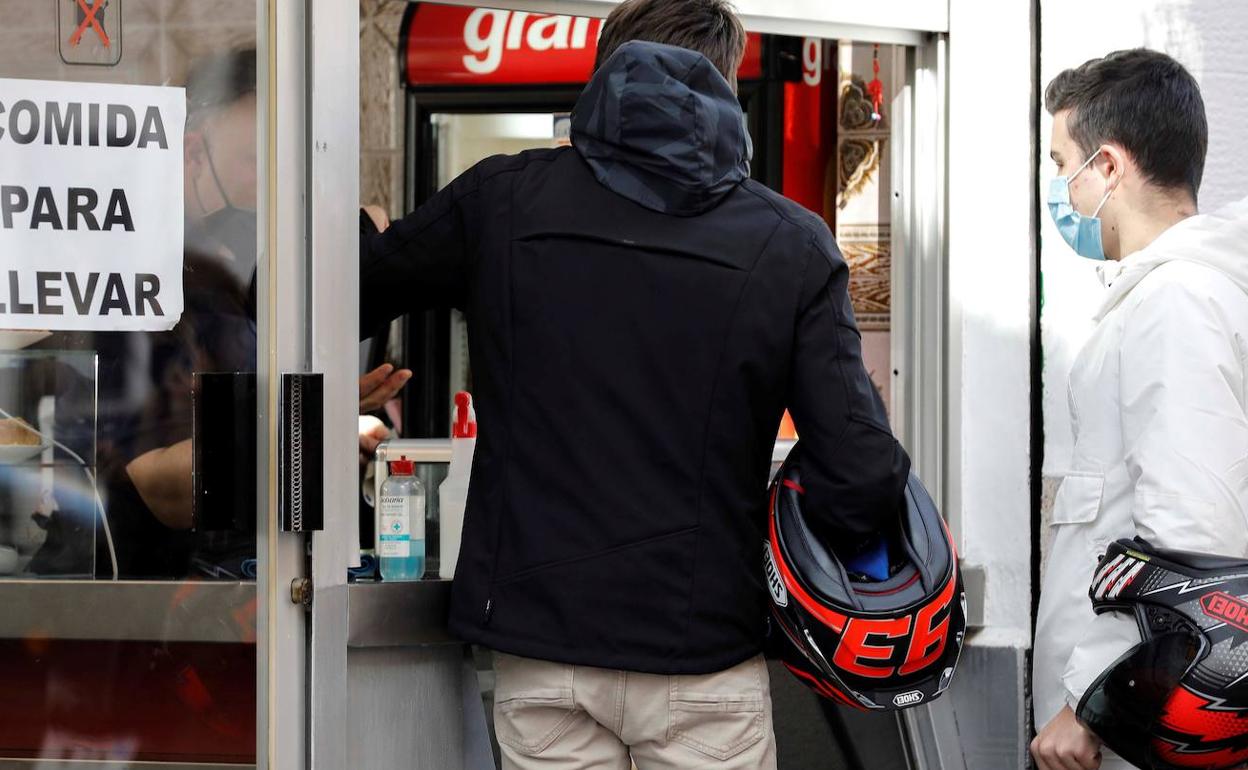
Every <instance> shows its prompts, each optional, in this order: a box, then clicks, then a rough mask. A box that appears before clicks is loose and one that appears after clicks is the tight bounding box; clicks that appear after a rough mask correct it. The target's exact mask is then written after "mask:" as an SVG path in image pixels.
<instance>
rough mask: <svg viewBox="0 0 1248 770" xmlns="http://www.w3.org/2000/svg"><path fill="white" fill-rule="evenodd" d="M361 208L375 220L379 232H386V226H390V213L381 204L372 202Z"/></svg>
mask: <svg viewBox="0 0 1248 770" xmlns="http://www.w3.org/2000/svg"><path fill="white" fill-rule="evenodd" d="M360 208H362V209H364V213H365V214H368V218H369V219H371V220H373V226H374V227H376V228H377V232H379V233H384V232H385V231H386V228H388V227H390V215H389V214H387V213H386V210H385V209H383V208H382V207H381V206H378V205H377V204H375V203H370V204H368V205H367V206H361V207H360Z"/></svg>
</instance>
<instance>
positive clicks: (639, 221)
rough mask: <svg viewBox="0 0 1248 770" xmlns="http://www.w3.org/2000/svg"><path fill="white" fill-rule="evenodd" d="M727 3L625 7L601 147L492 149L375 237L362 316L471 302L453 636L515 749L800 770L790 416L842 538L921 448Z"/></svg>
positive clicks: (590, 759) (539, 762)
mask: <svg viewBox="0 0 1248 770" xmlns="http://www.w3.org/2000/svg"><path fill="white" fill-rule="evenodd" d="M744 48H745V33H744V31H743V29H742V26H741V23H740V21H739V20H738V19H737V17H736V15H735V14H734V12H733V11H732V9H731V7H730V6H729V5H728V4H727V2H725V0H692V1H691V0H626V2H623V3H621V4H620V5H619V6H618V7H617V8H616V9H615V10H614V11H613V12H612V13H611V15H610V17H609V18H608V19H607V21H606V23H605V25H604V28H603V33H602V36H601V39H600V42H599V45H598V60H597V67H596V72H595V74H594V76H593V78H592V80H591V81H590V83H589V84H588V86H587V87H586V88H585V90H584V92H583V93H582V94H581V96H580V98H579V100H578V102H577V104H576V108H575V111H574V113H573V117H572V146H571V147H563V148H558V149H546V150H536V151H529V152H525V153H521V154H519V155H512V156H495V157H492V158H489V159H487V160H484V161H482V162H481V163H479V164H477V165H476V166H475V167H473V168H472V169H470V170H469V171H467V172H466V173H464V174H463V175H462V176H460V177H459V178H458V179H456V180H455V181H453V182H452V183H451V184H450V185H449V186H448V187H446V188H445V189H443V190H442V191H441V192H439V193H437V194H436V195H434V196H433V197H432V198H431V199H430V200H429V201H428V202H427V203H425V204H424V205H423V206H421V207H420V208H418V209H417V210H416V211H414V212H412V213H411V214H409V215H408V216H406V217H404V218H403V219H401V220H399V221H397V222H395V223H394V224H393V225H392V226H391V227H390V229H389V230H387V231H386V232H385V233H382V234H380V235H376V236H371V237H366V238H363V239H362V242H361V246H360V253H361V261H362V266H361V271H362V291H363V292H364V294H365V295H366V296H368V297H369V298H370V301H369V302H368V303H362V304H361V314H362V318H361V328H363V329H371V328H375V327H376V325H377V324H379V323H383V322H385V321H386V320H388V319H390V318H393V317H396V316H398V315H400V314H403V313H407V312H411V311H413V310H419V309H425V308H430V307H457V308H461V309H463V310H464V311H465V313H466V315H467V319H468V328H469V348H470V354H471V358H472V365H473V382H474V396H475V406H476V409H477V416H478V428H479V433H478V438H477V447H476V455H475V458H474V461H473V468H472V480H471V487H470V491H469V496H468V510H467V514H466V522H465V529H464V534H463V542H462V546H461V551H460V556H459V565H458V568H457V570H456V573H455V581H454V585H453V588H452V600H451V612H450V628H451V630H452V631H453V632H454V633H455V634H456V635H457V636H459V637H460V638H462V639H465V640H467V641H470V642H475V643H479V644H482V645H484V646H487V647H489V648H492V649H493V650H495V652H496V655H495V669H496V672H497V686H496V687H497V689H496V693H495V703H496V706H495V726H496V728H497V735H498V739H499V741H500V744H501V749H502V755H503V766H504V767H505V768H538V767H552V766H556V765H558V766H560V767H589V766H595V767H599V766H601V767H629V763H630V760H631V761H632V762H635V763H636V765H637V767H638V768H639V770H650V769H651V768H659V767H663V768H675V767H689V768H692V767H705V766H708V765H709V764H714V766H715V767H719V768H724V769H725V770H729V769H731V768H774V767H775V766H776V753H775V751H776V749H775V740H774V731H773V729H772V722H771V698H770V694H769V689H768V673H767V668H766V665H765V664H764V661H763V658H762V656H761V655H760V651H761V646H762V642H763V637H764V629H765V619H766V617H767V610H766V603H765V597H766V591H765V589H764V587H763V585H762V569H761V562H762V558H761V557H762V546H763V543H764V539H765V537H764V521H765V511H766V508H767V505H766V487H767V476H768V472H769V468H770V463H771V454H772V448H773V444H774V441H775V436H776V432H777V429H778V427H779V423H780V419H781V416H782V413H783V412H784V409H785V407H786V406H787V407H789V408H790V409H791V411H792V414H793V415H794V418H795V420H796V423H797V427H798V429H799V431H800V432H801V436H802V444H803V450H804V455H803V456H804V457H806V458H809V461H808V462H806V463H805V464H804V465H803V471H804V474H803V479H802V481H803V484H804V486H805V495H806V499H805V507H806V511H808V512H809V513H810V515H811V517H812V521H811V526H812V527H813V528H814V529H815V530H816V531H817V532H818V533H819V534H820V536H821V537H822V538H824V539H825V540H826V541H827V542H829V543H832V544H836V543H846V542H848V541H856V540H859V539H861V538H862V537H863V536H869V535H872V534H874V533H876V532H878V531H879V530H880V529H881V527H882V525H883V523H884V522H885V521H886V520H890V519H893V518H895V517H896V515H897V511H898V509H899V503H900V502H901V499H902V492H903V488H904V485H905V482H906V479H907V475H908V472H909V459H908V458H907V457H906V454H905V452H904V451H903V450H902V449H901V447H900V446H899V444H898V443H897V441H896V440H895V439H894V438H893V435H892V433H891V431H890V430H889V427H888V421H887V416H886V414H885V411H884V406H883V404H882V402H881V400H880V398H879V396H878V395H877V392H876V389H875V388H874V387H873V386H872V384H871V380H870V378H869V377H868V376H867V372H866V370H865V368H864V366H863V362H862V357H861V342H860V338H859V334H858V330H857V328H856V326H855V322H854V317H853V311H852V308H851V304H850V298H849V293H848V278H849V271H848V268H847V266H846V263H845V260H844V259H843V258H842V257H841V253H840V251H839V250H838V249H837V246H836V244H835V242H834V241H833V239H832V235H831V233H830V232H829V230H828V227H827V225H826V224H825V223H824V222H823V220H822V219H821V218H819V217H818V216H816V215H814V214H812V213H810V212H808V211H806V210H805V209H803V208H802V207H801V206H799V205H798V204H796V203H794V202H792V201H790V200H788V199H786V198H784V197H782V196H780V195H779V194H777V193H775V192H773V191H771V190H769V189H767V188H766V187H764V186H762V185H761V184H758V183H757V182H754V181H753V180H751V179H750V178H749V161H750V155H751V146H750V140H749V137H748V136H747V134H746V130H745V122H744V116H743V115H742V111H741V106H740V103H739V101H738V99H737V95H736V93H735V83H736V72H737V67H738V65H739V64H740V61H741V59H742V55H743V52H744Z"/></svg>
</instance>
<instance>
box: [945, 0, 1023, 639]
mask: <svg viewBox="0 0 1248 770" xmlns="http://www.w3.org/2000/svg"><path fill="white" fill-rule="evenodd" d="M949 6H950V10H949V27H950V30H949V59H950V61H949V191H948V209H949V224H948V227H949V232H948V236H949V302H950V311H951V316H950V361H949V369H950V375H951V382H950V385H949V391H948V392H949V394H950V396H949V397H950V399H951V404H950V416H949V422H950V425H949V430H950V434H951V435H950V438H951V441H950V447H951V451H952V452H954V453H956V454H955V456H952V457H950V458H949V460H950V473H951V477H952V478H951V480H952V481H953V484H952V487H953V489H954V490H955V491H954V495H953V500H954V501H956V502H955V504H956V505H958V506H959V508H960V513H961V532H962V556H963V558H964V560H965V562H966V563H967V564H969V565H978V566H981V567H983V568H984V572H985V576H986V589H985V620H986V624H987V626H988V627H989V629H990V630H991V631H992V632H993V633H995V634H998V635H1001V636H1008V637H1009V643H1017V644H1019V645H1022V646H1025V645H1026V644H1027V639H1028V636H1029V631H1030V627H1031V619H1030V606H1031V582H1030V569H1031V566H1030V565H1031V538H1030V535H1029V532H1030V522H1031V502H1030V491H1029V490H1030V479H1029V475H1030V462H1031V461H1030V391H1031V383H1030V376H1031V375H1030V371H1031V370H1030V366H1031V364H1030V360H1031V359H1030V307H1031V296H1030V268H1029V264H1028V263H1029V260H1030V254H1031V243H1032V234H1031V213H1030V212H1031V189H1032V188H1031V184H1032V182H1031V157H1032V150H1031V129H1030V120H1031V107H1032V101H1031V94H1030V88H1029V85H1028V84H1029V83H1030V80H1031V48H1032V45H1031V12H1030V7H1029V6H1030V3H1027V2H1022V1H1021V0H1011V1H1010V2H999V3H994V4H993V5H992V13H991V14H985V13H984V8H985V4H984V3H983V2H982V0H950V3H949ZM1003 641H1004V640H1003Z"/></svg>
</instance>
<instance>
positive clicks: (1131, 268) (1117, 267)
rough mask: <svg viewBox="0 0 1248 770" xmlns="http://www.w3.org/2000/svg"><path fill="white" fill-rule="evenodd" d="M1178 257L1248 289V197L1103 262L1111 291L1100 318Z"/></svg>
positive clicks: (1102, 274)
mask: <svg viewBox="0 0 1248 770" xmlns="http://www.w3.org/2000/svg"><path fill="white" fill-rule="evenodd" d="M1175 260H1185V261H1188V262H1196V263H1199V264H1202V265H1206V266H1208V267H1211V268H1213V269H1215V270H1217V271H1218V272H1220V273H1222V274H1223V275H1225V276H1226V277H1227V278H1229V279H1230V280H1232V281H1234V282H1235V285H1236V286H1238V287H1239V288H1240V289H1241V290H1242V291H1244V292H1245V293H1248V198H1245V199H1243V200H1241V201H1238V202H1236V203H1232V204H1230V205H1228V206H1225V207H1223V208H1221V209H1219V210H1218V211H1216V212H1214V213H1212V214H1198V215H1196V216H1193V217H1188V218H1187V219H1184V220H1183V221H1181V222H1179V223H1177V224H1175V225H1174V226H1172V227H1171V228H1170V229H1169V230H1166V231H1165V232H1164V233H1162V234H1161V235H1160V236H1158V237H1157V239H1156V240H1155V241H1153V242H1152V243H1150V244H1149V245H1148V246H1147V247H1146V248H1144V249H1141V250H1140V251H1138V252H1136V253H1135V254H1132V255H1131V256H1129V257H1127V258H1126V259H1124V260H1122V261H1121V262H1108V263H1106V264H1104V265H1102V266H1101V267H1100V272H1101V280H1102V281H1104V282H1105V284H1106V286H1107V287H1108V289H1109V290H1108V292H1107V293H1106V295H1105V299H1104V301H1103V302H1102V304H1101V307H1100V309H1099V310H1098V311H1097V313H1096V320H1097V321H1100V320H1101V319H1102V318H1104V317H1105V316H1106V315H1108V314H1109V312H1110V311H1111V310H1113V309H1114V308H1115V307H1117V306H1118V303H1120V302H1122V300H1123V299H1124V298H1125V297H1126V296H1127V294H1129V293H1130V292H1131V290H1132V289H1134V288H1135V287H1136V286H1137V285H1138V284H1139V283H1140V281H1142V280H1144V276H1146V275H1148V274H1149V273H1151V272H1152V271H1153V270H1154V269H1156V268H1157V267H1160V266H1161V265H1164V264H1165V263H1167V262H1172V261H1175Z"/></svg>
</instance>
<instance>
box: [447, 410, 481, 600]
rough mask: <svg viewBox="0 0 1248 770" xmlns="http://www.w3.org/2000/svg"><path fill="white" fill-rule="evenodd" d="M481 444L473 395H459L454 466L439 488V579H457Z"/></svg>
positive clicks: (452, 433)
mask: <svg viewBox="0 0 1248 770" xmlns="http://www.w3.org/2000/svg"><path fill="white" fill-rule="evenodd" d="M476 445H477V423H476V421H475V420H474V419H473V414H472V396H470V395H468V394H467V393H464V392H462V391H461V392H459V393H456V394H455V427H454V428H453V429H452V431H451V467H450V470H449V471H447V475H446V479H445V480H444V481H443V482H442V484H441V485H439V486H438V511H439V515H440V516H441V522H442V524H441V526H442V540H441V548H440V550H439V556H440V557H441V561H440V562H439V565H438V577H440V578H442V579H444V580H450V579H451V578H453V577H455V563H456V562H457V561H459V544H460V540H461V539H462V537H463V534H464V508H465V507H467V504H468V479H469V477H470V476H471V475H472V454H473V451H474V450H475V449H476Z"/></svg>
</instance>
